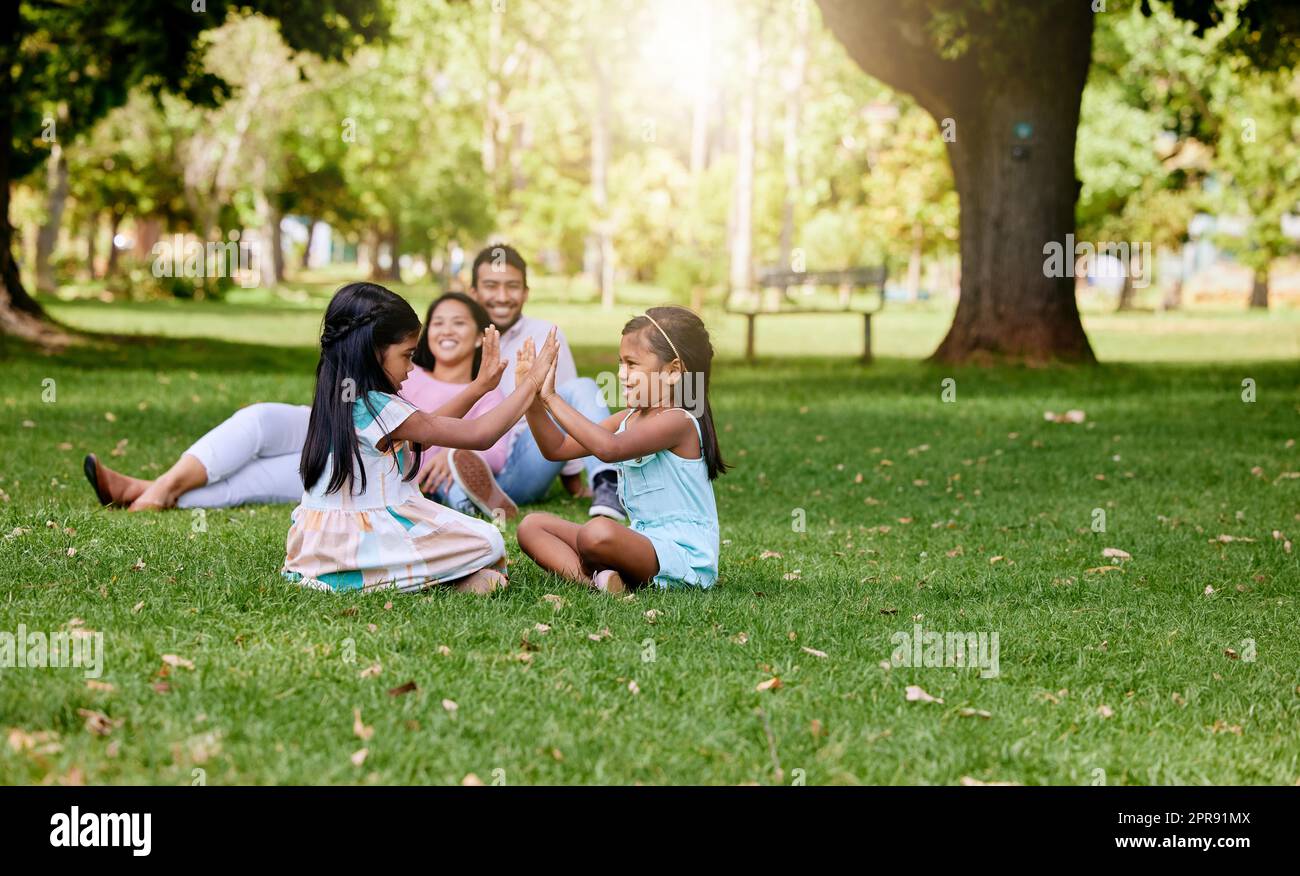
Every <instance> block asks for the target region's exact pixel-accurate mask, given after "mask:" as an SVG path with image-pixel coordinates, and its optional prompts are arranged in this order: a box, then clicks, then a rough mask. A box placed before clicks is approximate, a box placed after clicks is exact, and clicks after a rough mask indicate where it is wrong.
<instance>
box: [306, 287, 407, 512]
mask: <svg viewBox="0 0 1300 876" xmlns="http://www.w3.org/2000/svg"><path fill="white" fill-rule="evenodd" d="M419 330H420V318H419V317H418V316H416V315H415V311H414V310H412V309H411V305H410V304H408V303H406V300H405V299H404V298H402V297H401V296H399V295H396V294H394V293H393V292H390V291H389V290H387V289H385V288H384V287H383V286H378V285H376V284H374V283H349V284H348V285H346V286H344V287H343V288H342V289H339V291H337V292H335V293H334V297H333V298H331V299H330V303H329V307H327V308H326V309H325V319H324V322H323V324H322V326H321V336H320V362H319V363H318V364H317V365H316V395H315V397H314V398H313V399H312V404H311V420H310V421H309V423H308V426H307V441H306V443H305V444H304V445H303V448H302V461H301V464H300V465H299V467H298V472H299V474H301V475H302V482H303V483H304V484H306V485H307V489H309V490H310V489H311V488H312V487H313V486H315V485H316V482H317V481H319V480H320V479H321V477H322V476H324V474H325V468H326V467H327V466H328V465H329V463H330V458H331V455H332V456H333V460H334V465H333V471H331V472H330V473H329V482H328V484H327V485H326V489H325V492H326V493H327V494H328V493H335V492H338V491H339V490H341V489H342V488H343V485H344V484H346V483H347V482H348V480H349V478H350V477H351V475H352V472H353V471H354V469H353V467H352V465H351V464H350V463H351V461H352V460H353V459H355V460H356V469H355V470H356V471H359V472H360V473H361V489H360V490H359V491H358V492H362V493H364V492H365V491H366V470H365V466H364V465H362V462H361V445H360V444H359V443H358V442H357V430H356V425H355V423H354V420H353V419H352V405H353V401H354V400H355V401H360V402H362V403H363V404H364V405H365V406H366V409H367V410H368V411H370V414H371V415H372V416H378V413H379V412H378V411H376V410H375V408H374V405H373V404H372V403H371V401H370V393H371V392H376V391H377V392H384V393H389V394H393V395H395V394H396V393H397V390H398V387H396V386H393V382H392V381H391V380H389V379H388V375H387V374H386V373H385V372H384V367H383V364H382V363H381V361H380V356H381V355H383V351H384V348H385V347H388V346H391V345H392V344H395V343H397V342H399V341H401V340H404V339H405V338H409V337H410V336H411V335H413V334H415V333H416V332H418V331H419ZM414 449H415V460H414V462H413V463H412V464H411V470H410V471H408V472H407V473H406V480H410V479H411V478H413V477H415V474H416V472H417V471H418V470H419V468H420V451H421V449H422V448H421V447H420V446H419V445H418V444H417V445H415V448H414Z"/></svg>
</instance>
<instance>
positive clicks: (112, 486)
mask: <svg viewBox="0 0 1300 876" xmlns="http://www.w3.org/2000/svg"><path fill="white" fill-rule="evenodd" d="M81 468H82V471H83V472H84V473H85V475H86V480H87V481H89V482H90V486H91V487H93V488H94V490H95V495H96V497H97V498H98V499H99V504H101V505H108V506H112V507H115V508H117V507H122V506H125V505H130V504H131V503H132V502H134V501H135V500H136V499H138V498H139V497H140V495H141V494H142V493H144V491H145V490H146V489H148V488H149V486H150V485H151V484H152V483H153V482H152V481H146V480H141V479H140V478H133V477H131V476H129V475H124V474H122V473H120V472H116V471H113V470H112V469H111V468H109V467H108V466H106V465H104V464H103V463H101V462H100V461H99V458H98V457H97V456H95V454H93V453H90V454H87V456H86V458H85V460H83V461H82V464H81Z"/></svg>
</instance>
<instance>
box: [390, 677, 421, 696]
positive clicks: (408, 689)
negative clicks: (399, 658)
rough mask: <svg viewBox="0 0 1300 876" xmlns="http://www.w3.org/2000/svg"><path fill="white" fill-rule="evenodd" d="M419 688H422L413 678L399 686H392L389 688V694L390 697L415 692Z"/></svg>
mask: <svg viewBox="0 0 1300 876" xmlns="http://www.w3.org/2000/svg"><path fill="white" fill-rule="evenodd" d="M419 689H420V688H419V686H418V685H416V683H415V681H414V680H411V681H408V682H407V683H406V684H399V685H398V686H397V687H390V688H389V689H388V695H389V696H390V697H400V696H402V695H403V694H409V693H413V692H414V691H417V690H419Z"/></svg>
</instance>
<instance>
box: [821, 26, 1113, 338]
mask: <svg viewBox="0 0 1300 876" xmlns="http://www.w3.org/2000/svg"><path fill="white" fill-rule="evenodd" d="M818 4H819V5H820V6H821V8H822V11H823V13H824V17H825V19H826V22H827V24H828V25H830V27H831V30H832V31H833V32H834V33H835V35H836V36H837V37H838V38H839V39H840V41H841V42H843V43H844V45H845V47H846V48H847V49H848V51H849V54H850V55H851V56H852V57H853V59H854V60H855V61H856V62H857V64H858V66H860V67H861V68H862V69H863V70H864V71H866V72H867V73H869V74H871V75H873V76H876V77H877V78H879V79H880V80H882V81H883V82H885V84H887V85H889V86H890V87H892V88H895V89H898V90H901V91H904V92H907V93H909V94H911V95H912V96H913V97H914V98H915V99H916V100H917V102H918V103H919V104H920V105H921V106H922V107H924V108H925V109H926V110H927V111H929V112H930V114H931V115H933V116H934V117H935V119H936V120H939V121H940V123H941V124H942V120H943V119H945V118H950V119H953V120H954V121H955V123H956V138H955V140H954V141H952V142H949V143H947V144H946V146H947V149H948V158H949V161H950V162H951V164H952V169H953V178H954V183H955V185H956V189H957V194H958V197H959V199H960V204H961V212H960V216H961V297H960V299H959V300H958V303H957V312H956V314H955V316H954V317H953V324H952V326H951V328H950V329H949V330H948V334H947V336H946V337H945V338H944V340H943V342H942V343H941V344H940V345H939V348H938V349H937V350H935V352H934V355H933V356H932V358H933V359H934V360H936V361H940V362H963V361H969V360H990V359H1009V360H1019V361H1026V362H1046V361H1050V360H1053V359H1063V360H1072V361H1082V362H1092V361H1095V358H1094V356H1093V352H1092V347H1091V346H1090V345H1089V343H1088V338H1087V336H1086V335H1085V334H1084V331H1083V324H1082V322H1081V321H1080V319H1079V309H1078V304H1077V302H1076V300H1075V295H1074V279H1073V278H1072V277H1068V276H1064V273H1065V272H1064V271H1060V272H1049V271H1047V270H1046V268H1045V261H1046V253H1045V251H1044V247H1045V246H1046V245H1048V244H1052V243H1055V244H1056V245H1057V246H1059V247H1062V248H1064V247H1065V246H1066V244H1067V238H1066V235H1068V234H1071V233H1072V232H1073V231H1074V206H1075V201H1076V200H1077V198H1078V181H1077V180H1076V178H1075V173H1074V147H1075V137H1076V133H1077V129H1078V124H1079V103H1080V99H1081V97H1082V95H1083V86H1084V82H1085V80H1086V78H1087V74H1088V65H1089V62H1090V59H1091V45H1092V30H1093V17H1092V16H1093V14H1092V11H1091V8H1090V6H1089V4H1087V3H1079V2H1075V0H1043V2H1040V3H1036V4H1034V5H1033V8H1032V10H1029V9H1027V10H1026V14H1025V15H1023V16H1020V17H1019V18H1018V19H1017V24H1016V27H1014V28H1013V27H1009V26H1008V25H1007V24H1006V23H1005V22H1003V21H1000V20H997V19H995V18H994V19H985V18H982V17H981V15H982V14H981V13H978V12H975V13H973V17H974V18H975V19H978V21H976V22H975V23H973V24H972V27H976V26H978V27H979V29H980V33H981V37H980V39H981V40H988V41H994V42H995V43H996V45H994V47H993V48H992V49H989V48H985V49H984V50H983V51H982V52H973V51H968V52H966V53H965V54H963V55H962V56H961V57H959V58H956V59H953V60H948V59H944V58H942V57H940V56H939V54H937V52H935V50H934V48H933V42H932V37H931V36H930V31H929V29H928V24H929V20H930V14H931V10H930V8H929V6H928V5H925V4H899V3H897V2H896V0H818ZM999 65H1004V66H1002V67H999ZM1022 124H1023V125H1028V126H1030V129H1029V130H1028V131H1025V130H1024V129H1023V128H1021V133H1024V134H1027V135H1028V136H1027V137H1024V138H1018V137H1017V134H1016V130H1017V126H1018V125H1022ZM1073 257H1074V256H1073V253H1072V252H1067V253H1065V257H1064V261H1065V263H1066V264H1069V263H1070V262H1072V261H1073ZM1048 273H1061V274H1062V276H1048V275H1047V274H1048Z"/></svg>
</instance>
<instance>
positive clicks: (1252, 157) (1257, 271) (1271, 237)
mask: <svg viewBox="0 0 1300 876" xmlns="http://www.w3.org/2000/svg"><path fill="white" fill-rule="evenodd" d="M1215 102H1216V105H1217V106H1219V107H1221V111H1222V113H1223V135H1222V136H1221V137H1220V139H1219V149H1218V153H1217V160H1216V167H1217V168H1219V169H1220V170H1221V172H1222V175H1223V179H1222V180H1221V182H1222V183H1223V195H1224V197H1223V198H1222V208H1223V211H1224V212H1228V213H1229V214H1236V215H1241V216H1245V217H1246V225H1245V233H1244V234H1243V235H1242V236H1240V237H1235V236H1229V235H1219V236H1218V241H1219V243H1220V244H1221V245H1223V246H1224V247H1225V248H1226V249H1228V251H1230V252H1232V253H1233V254H1234V255H1235V256H1236V257H1237V258H1238V259H1239V260H1240V261H1241V262H1242V264H1244V265H1246V266H1247V267H1248V268H1250V269H1251V274H1252V282H1251V292H1250V306H1251V307H1255V308H1267V307H1268V291H1269V266H1270V265H1271V264H1272V263H1273V262H1274V261H1276V260H1277V259H1278V258H1280V257H1281V256H1283V255H1286V254H1289V253H1294V252H1296V251H1297V250H1298V249H1300V247H1298V246H1297V242H1296V240H1294V239H1293V238H1291V237H1288V236H1287V235H1286V234H1285V233H1284V231H1283V227H1282V218H1283V216H1285V215H1287V214H1294V213H1296V212H1300V73H1296V72H1293V71H1291V70H1282V71H1278V72H1257V71H1248V70H1247V71H1238V72H1237V74H1236V75H1233V76H1222V77H1220V86H1219V89H1218V93H1217V94H1216V95H1215Z"/></svg>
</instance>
